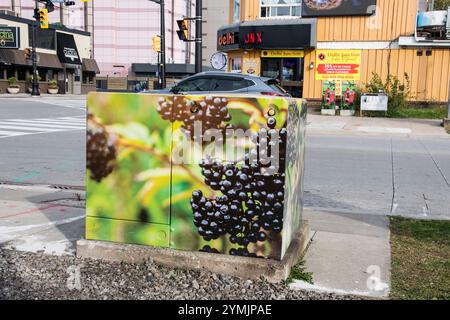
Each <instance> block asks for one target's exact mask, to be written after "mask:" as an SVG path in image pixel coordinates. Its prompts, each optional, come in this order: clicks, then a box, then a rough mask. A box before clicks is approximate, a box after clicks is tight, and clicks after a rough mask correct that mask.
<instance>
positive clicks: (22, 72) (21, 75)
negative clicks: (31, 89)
mask: <svg viewBox="0 0 450 320" xmlns="http://www.w3.org/2000/svg"><path fill="white" fill-rule="evenodd" d="M17 80H19V81H25V80H27V70H26V69H18V70H17Z"/></svg>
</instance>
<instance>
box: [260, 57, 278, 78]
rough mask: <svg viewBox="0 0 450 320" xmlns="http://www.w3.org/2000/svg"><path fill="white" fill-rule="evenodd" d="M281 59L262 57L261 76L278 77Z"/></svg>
mask: <svg viewBox="0 0 450 320" xmlns="http://www.w3.org/2000/svg"><path fill="white" fill-rule="evenodd" d="M280 69H281V59H263V60H262V76H263V77H267V78H273V79H278V80H281V79H280Z"/></svg>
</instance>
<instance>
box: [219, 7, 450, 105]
mask: <svg viewBox="0 0 450 320" xmlns="http://www.w3.org/2000/svg"><path fill="white" fill-rule="evenodd" d="M229 2H230V3H229V4H230V8H231V10H230V14H229V17H228V21H229V24H228V25H226V26H223V27H222V28H220V30H219V32H218V39H217V42H218V43H217V46H218V49H219V50H221V51H223V52H226V53H227V54H228V56H229V66H228V70H229V71H232V72H244V73H254V74H258V75H262V76H268V77H276V78H279V80H280V81H281V82H282V84H283V86H284V87H285V88H286V89H287V90H288V91H290V92H291V93H292V94H294V95H295V96H301V97H304V98H307V99H310V100H320V99H321V97H322V93H323V82H324V81H326V80H327V79H336V78H337V76H336V74H343V75H342V76H341V79H342V80H351V81H355V82H356V83H357V84H359V85H362V86H363V85H364V84H366V83H368V82H369V81H370V79H371V78H372V76H373V74H374V73H376V74H378V75H379V76H380V77H381V79H386V78H387V77H388V75H391V76H395V77H398V78H399V79H400V80H401V81H409V82H410V99H411V100H416V101H432V102H446V101H448V95H449V93H448V87H449V81H450V22H449V21H450V18H448V16H449V15H450V14H449V13H447V12H448V11H450V10H448V9H446V8H439V9H442V10H439V11H433V10H434V9H435V8H433V7H432V3H433V1H426V0H418V1H416V0H394V1H392V0H368V1H362V0H358V1H350V0H340V1H315V0H303V1H302V0H289V1H285V0H276V1H272V0H230V1H229ZM277 35H279V36H278V37H277ZM405 75H407V77H408V78H409V80H407V79H405Z"/></svg>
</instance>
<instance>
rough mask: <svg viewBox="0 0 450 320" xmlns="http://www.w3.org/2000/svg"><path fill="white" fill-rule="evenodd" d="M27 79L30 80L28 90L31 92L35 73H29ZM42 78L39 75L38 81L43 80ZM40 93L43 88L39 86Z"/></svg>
mask: <svg viewBox="0 0 450 320" xmlns="http://www.w3.org/2000/svg"><path fill="white" fill-rule="evenodd" d="M27 80H28V82H29V85H30V86H29V87H28V92H29V93H31V92H32V91H33V75H29V76H28V77H27ZM41 80H42V78H41V77H40V76H39V75H38V82H39V81H41ZM39 93H41V88H39Z"/></svg>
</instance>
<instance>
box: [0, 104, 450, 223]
mask: <svg viewBox="0 0 450 320" xmlns="http://www.w3.org/2000/svg"><path fill="white" fill-rule="evenodd" d="M84 114H85V109H84V101H81V100H80V101H69V100H56V99H55V100H46V99H36V100H31V99H27V100H22V99H15V100H14V99H1V100H0V168H1V170H0V182H14V183H24V184H46V185H70V186H82V187H83V186H84V172H85V159H84V144H85V133H84V130H82V129H80V128H79V127H71V126H75V124H72V121H73V123H76V122H77V121H79V120H80V119H81V118H82V117H83V116H84ZM62 118H64V119H66V120H65V121H69V122H68V126H69V128H67V130H64V128H60V130H61V131H56V132H53V131H51V132H43V133H42V132H40V133H34V132H32V131H30V132H28V134H26V135H19V136H10V137H8V136H7V137H3V138H2V137H1V132H2V130H3V131H5V130H6V129H2V123H3V124H4V122H2V121H7V120H10V119H25V120H26V121H34V120H33V119H47V120H44V121H50V122H51V123H52V121H54V120H52V119H62ZM48 119H50V120H48ZM72 119H75V120H72ZM14 121H16V120H14ZM32 125H33V126H37V125H36V124H32ZM9 127H11V126H10V125H9ZM7 128H8V126H7ZM30 130H31V129H30ZM306 166H307V168H306V177H305V191H306V194H305V205H306V206H307V207H310V208H314V209H320V210H333V211H342V212H349V213H367V214H380V215H388V214H397V215H405V216H415V217H428V218H448V219H450V137H449V138H447V137H446V136H441V137H431V136H423V137H417V136H416V137H402V136H395V135H389V134H382V135H381V134H380V135H361V134H359V135H355V134H352V133H351V132H349V133H347V134H340V135H333V134H329V133H323V134H318V133H316V132H315V133H313V134H309V135H308V142H307V162H306ZM0 198H1V194H0Z"/></svg>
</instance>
